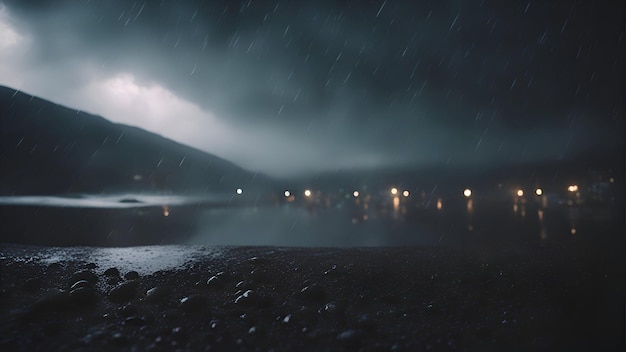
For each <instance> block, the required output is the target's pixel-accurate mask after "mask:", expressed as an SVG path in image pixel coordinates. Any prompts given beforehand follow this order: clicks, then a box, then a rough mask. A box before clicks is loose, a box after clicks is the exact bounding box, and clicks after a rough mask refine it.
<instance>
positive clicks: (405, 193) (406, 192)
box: [402, 191, 410, 198]
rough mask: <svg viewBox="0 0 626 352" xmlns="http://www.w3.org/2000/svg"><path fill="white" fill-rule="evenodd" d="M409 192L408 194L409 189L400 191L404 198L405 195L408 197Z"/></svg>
mask: <svg viewBox="0 0 626 352" xmlns="http://www.w3.org/2000/svg"><path fill="white" fill-rule="evenodd" d="M409 194H410V193H409V191H404V192H402V195H403V196H404V197H405V198H406V197H408V196H409Z"/></svg>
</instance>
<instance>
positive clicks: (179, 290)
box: [0, 245, 625, 351]
mask: <svg viewBox="0 0 626 352" xmlns="http://www.w3.org/2000/svg"><path fill="white" fill-rule="evenodd" d="M107 251H108V252H106V253H104V252H102V251H101V250H99V249H97V248H93V247H74V248H71V249H59V248H53V247H34V246H17V245H0V265H1V266H0V270H1V271H0V317H1V318H0V349H1V350H3V351H36V350H48V351H49V350H73V351H80V350H89V351H94V350H129V351H160V350H163V351H171V350H194V351H195V350H199V351H202V350H207V351H208V350H220V351H221V350H225V351H232V350H259V351H270V350H273V351H284V350H290V351H294V350H298V351H301V350H314V351H320V350H364V351H369V350H383V351H384V350H392V351H396V350H410V351H414V350H463V351H467V350H477V351H484V350H493V351H499V350H550V351H552V350H624V341H625V339H624V280H623V278H624V277H625V276H624V270H623V266H622V265H621V264H620V265H616V262H615V261H614V258H613V259H612V258H609V257H607V256H604V255H603V254H602V252H599V251H593V250H585V251H581V250H574V249H567V248H563V247H549V246H544V247H541V248H536V249H533V250H528V249H525V250H521V249H517V250H516V249H510V248H509V249H503V248H500V249H498V250H494V249H493V248H492V249H487V248H473V249H468V248H443V247H438V248H437V247H407V248H352V249H337V248H334V249H329V248H277V247H218V248H214V247H191V246H188V247H184V246H178V247H167V246H166V247H163V246H161V247H159V246H155V247H141V248H134V249H133V248H130V249H129V248H118V249H115V248H112V249H107ZM142 252H150V253H151V254H152V255H151V256H143V257H145V258H144V259H142V260H139V259H138V258H139V257H141V256H142V255H141V253H142ZM103 253H104V254H103ZM163 253H176V254H175V255H174V257H175V260H172V259H171V258H170V259H167V260H165V259H163V260H160V259H159V258H161V257H163ZM107 255H108V257H107ZM116 255H117V256H116ZM106 258H109V259H106ZM110 258H117V259H115V260H110ZM125 258H126V259H127V260H125ZM163 258H165V257H163ZM181 258H182V260H181ZM116 260H117V261H116ZM163 263H170V265H169V266H168V265H165V264H163ZM620 263H621V262H620Z"/></svg>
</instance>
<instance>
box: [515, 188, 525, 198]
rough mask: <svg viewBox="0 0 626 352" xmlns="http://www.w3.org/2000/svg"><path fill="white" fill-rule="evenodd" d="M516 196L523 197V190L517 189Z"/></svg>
mask: <svg viewBox="0 0 626 352" xmlns="http://www.w3.org/2000/svg"><path fill="white" fill-rule="evenodd" d="M517 196H518V197H523V196H524V191H523V190H521V189H518V190H517Z"/></svg>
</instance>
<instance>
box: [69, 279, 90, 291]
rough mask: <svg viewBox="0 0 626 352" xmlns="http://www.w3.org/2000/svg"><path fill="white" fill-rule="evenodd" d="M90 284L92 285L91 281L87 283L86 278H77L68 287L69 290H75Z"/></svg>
mask: <svg viewBox="0 0 626 352" xmlns="http://www.w3.org/2000/svg"><path fill="white" fill-rule="evenodd" d="M91 286H92V285H91V283H89V281H87V280H78V281H76V282H75V283H74V284H73V285H72V287H70V290H75V289H77V288H80V287H91Z"/></svg>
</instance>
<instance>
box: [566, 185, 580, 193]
mask: <svg viewBox="0 0 626 352" xmlns="http://www.w3.org/2000/svg"><path fill="white" fill-rule="evenodd" d="M567 190H568V191H570V192H578V185H570V186H568V187H567Z"/></svg>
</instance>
